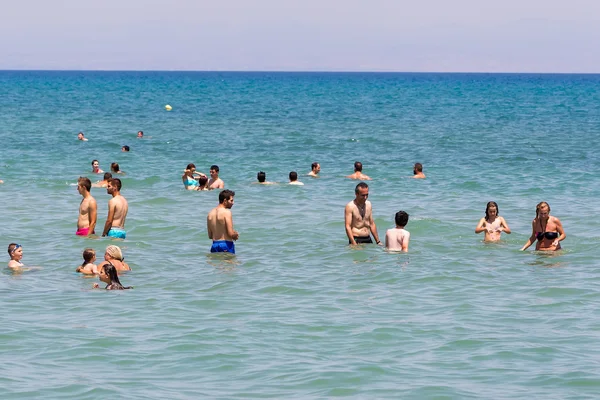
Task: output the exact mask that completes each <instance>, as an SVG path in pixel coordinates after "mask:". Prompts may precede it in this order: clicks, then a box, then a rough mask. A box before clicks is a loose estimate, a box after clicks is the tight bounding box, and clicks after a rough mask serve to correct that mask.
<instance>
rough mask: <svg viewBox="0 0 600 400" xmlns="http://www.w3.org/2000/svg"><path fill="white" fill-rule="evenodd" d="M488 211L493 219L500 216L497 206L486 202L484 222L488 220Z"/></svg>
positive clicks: (494, 203)
mask: <svg viewBox="0 0 600 400" xmlns="http://www.w3.org/2000/svg"><path fill="white" fill-rule="evenodd" d="M490 210H491V214H493V215H494V217H497V216H498V215H499V214H500V210H499V209H498V204H497V203H496V202H495V201H488V203H487V205H486V206H485V220H486V221H489V220H490Z"/></svg>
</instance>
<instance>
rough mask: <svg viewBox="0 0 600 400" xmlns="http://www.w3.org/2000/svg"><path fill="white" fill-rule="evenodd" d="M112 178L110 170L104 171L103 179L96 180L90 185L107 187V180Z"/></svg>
mask: <svg viewBox="0 0 600 400" xmlns="http://www.w3.org/2000/svg"><path fill="white" fill-rule="evenodd" d="M110 179H112V174H111V173H110V172H105V173H104V179H103V180H101V181H98V182H96V183H94V184H93V185H92V187H101V188H105V187H108V181H109V180H110Z"/></svg>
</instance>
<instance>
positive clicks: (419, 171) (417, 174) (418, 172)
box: [413, 163, 425, 179]
mask: <svg viewBox="0 0 600 400" xmlns="http://www.w3.org/2000/svg"><path fill="white" fill-rule="evenodd" d="M413 174H414V175H413V178H415V179H425V174H424V173H423V164H421V163H415V166H414V167H413Z"/></svg>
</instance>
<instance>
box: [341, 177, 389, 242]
mask: <svg viewBox="0 0 600 400" xmlns="http://www.w3.org/2000/svg"><path fill="white" fill-rule="evenodd" d="M354 193H355V195H356V197H355V199H354V200H352V201H351V202H350V203H348V204H346V209H345V212H344V221H345V225H346V236H348V242H349V244H350V245H353V246H355V245H357V244H361V243H373V241H372V240H371V235H373V238H374V239H375V242H376V243H377V244H378V245H381V241H380V240H379V234H378V233H377V226H376V225H375V221H374V220H373V210H372V207H371V202H370V201H368V200H367V199H368V198H369V185H367V184H366V183H364V182H361V183H359V184H358V185H356V188H355V189H354Z"/></svg>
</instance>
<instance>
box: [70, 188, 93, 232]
mask: <svg viewBox="0 0 600 400" xmlns="http://www.w3.org/2000/svg"><path fill="white" fill-rule="evenodd" d="M91 189H92V182H91V181H90V179H89V178H86V177H79V181H78V182H77V191H78V192H79V194H80V195H81V196H82V197H83V199H82V200H81V203H80V204H79V217H78V218H77V232H75V234H76V235H77V236H89V235H92V234H94V233H96V232H95V228H96V222H97V219H98V204H97V203H96V199H94V197H92V195H91V194H90V190H91Z"/></svg>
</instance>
